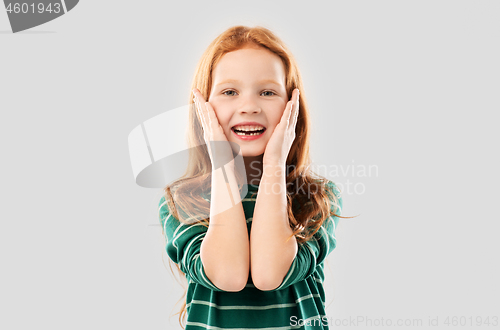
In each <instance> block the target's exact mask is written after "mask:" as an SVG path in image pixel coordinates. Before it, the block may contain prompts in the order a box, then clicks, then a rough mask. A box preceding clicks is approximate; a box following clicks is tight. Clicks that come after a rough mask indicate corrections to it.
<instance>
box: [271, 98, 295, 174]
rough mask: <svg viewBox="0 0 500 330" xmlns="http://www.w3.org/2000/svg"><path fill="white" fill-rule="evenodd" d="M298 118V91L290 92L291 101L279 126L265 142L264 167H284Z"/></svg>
mask: <svg viewBox="0 0 500 330" xmlns="http://www.w3.org/2000/svg"><path fill="white" fill-rule="evenodd" d="M298 117H299V90H298V89H297V88H296V89H294V90H293V92H292V99H291V100H290V101H288V103H287V104H286V107H285V111H284V112H283V116H282V117H281V120H280V122H279V124H278V125H277V126H276V127H275V128H274V131H273V134H272V135H271V138H270V139H269V142H267V146H266V150H265V151H264V158H263V160H262V162H263V164H265V165H283V166H285V165H286V159H287V158H288V153H289V152H290V148H291V147H292V143H293V141H294V140H295V126H296V125H297V118H298Z"/></svg>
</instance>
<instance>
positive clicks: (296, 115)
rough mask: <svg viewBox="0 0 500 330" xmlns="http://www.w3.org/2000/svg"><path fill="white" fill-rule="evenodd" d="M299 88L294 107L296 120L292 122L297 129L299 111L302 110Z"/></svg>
mask: <svg viewBox="0 0 500 330" xmlns="http://www.w3.org/2000/svg"><path fill="white" fill-rule="evenodd" d="M299 95H300V93H299V90H298V89H297V98H296V100H295V107H294V108H295V109H294V120H293V123H292V127H293V128H294V130H295V127H296V126H297V121H298V118H299V111H300V103H299Z"/></svg>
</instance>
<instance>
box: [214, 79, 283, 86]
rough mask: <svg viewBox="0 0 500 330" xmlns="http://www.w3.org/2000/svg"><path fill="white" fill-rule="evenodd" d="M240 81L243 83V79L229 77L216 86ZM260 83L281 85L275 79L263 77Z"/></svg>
mask: <svg viewBox="0 0 500 330" xmlns="http://www.w3.org/2000/svg"><path fill="white" fill-rule="evenodd" d="M238 83H241V81H240V80H236V79H227V80H224V81H221V82H220V83H218V84H217V85H216V86H219V85H224V84H238ZM259 83H260V84H274V85H278V86H280V84H279V83H277V82H276V81H275V80H273V79H263V80H261V81H259Z"/></svg>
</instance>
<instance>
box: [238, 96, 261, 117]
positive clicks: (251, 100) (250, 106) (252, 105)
mask: <svg viewBox="0 0 500 330" xmlns="http://www.w3.org/2000/svg"><path fill="white" fill-rule="evenodd" d="M261 111H262V109H261V107H260V103H259V101H258V98H257V97H255V96H253V95H246V96H245V95H242V96H240V102H239V104H238V112H240V113H260V112H261Z"/></svg>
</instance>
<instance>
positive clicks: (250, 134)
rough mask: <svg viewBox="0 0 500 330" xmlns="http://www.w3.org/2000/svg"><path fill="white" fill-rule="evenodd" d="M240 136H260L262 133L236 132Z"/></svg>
mask: <svg viewBox="0 0 500 330" xmlns="http://www.w3.org/2000/svg"><path fill="white" fill-rule="evenodd" d="M235 133H236V134H238V135H247V136H252V135H260V134H262V132H257V133H240V132H235Z"/></svg>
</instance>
